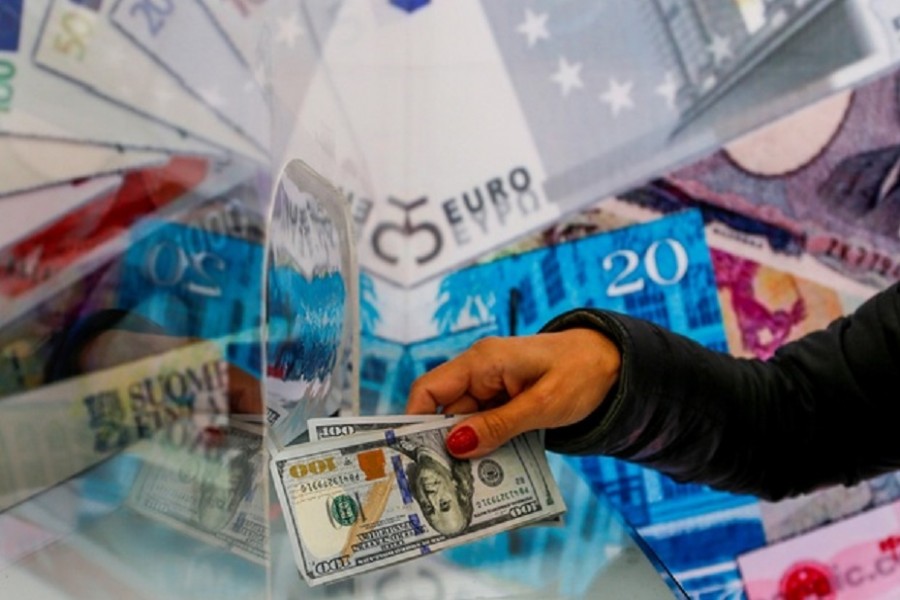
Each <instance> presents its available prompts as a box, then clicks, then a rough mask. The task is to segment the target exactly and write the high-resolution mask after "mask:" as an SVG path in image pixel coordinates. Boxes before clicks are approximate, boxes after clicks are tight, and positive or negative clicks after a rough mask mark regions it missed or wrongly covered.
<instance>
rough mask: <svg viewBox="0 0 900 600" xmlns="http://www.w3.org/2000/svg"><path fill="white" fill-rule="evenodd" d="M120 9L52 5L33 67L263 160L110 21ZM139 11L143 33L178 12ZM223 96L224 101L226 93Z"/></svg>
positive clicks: (147, 6)
mask: <svg viewBox="0 0 900 600" xmlns="http://www.w3.org/2000/svg"><path fill="white" fill-rule="evenodd" d="M117 4H118V3H116V2H82V1H76V0H53V2H52V4H50V6H49V8H48V9H47V11H46V14H45V15H44V16H43V22H42V28H41V30H40V33H39V35H38V40H37V43H36V45H35V47H34V52H33V56H34V61H35V63H36V64H37V65H39V66H40V67H41V68H43V69H45V70H47V71H49V72H51V73H53V74H54V75H56V76H59V77H63V78H66V79H69V80H71V81H75V82H77V83H78V84H80V85H81V86H83V87H84V88H86V89H87V90H89V91H90V92H91V93H93V94H96V95H98V96H100V97H102V98H104V99H106V100H107V101H110V102H113V103H116V104H119V105H121V106H124V107H127V108H128V109H130V110H133V111H136V112H138V113H139V114H141V115H142V116H144V117H146V118H149V119H155V120H158V121H160V122H162V123H165V124H167V125H169V126H172V127H175V128H177V129H179V130H181V131H184V132H187V133H189V134H191V135H193V136H195V137H197V138H199V139H201V140H203V141H207V142H210V143H212V144H215V145H216V146H218V147H220V148H223V149H226V150H229V151H232V152H236V153H238V154H242V155H244V156H249V157H252V158H254V159H257V160H264V159H265V154H264V152H262V151H261V150H260V149H259V148H258V147H257V145H255V144H254V143H253V142H251V141H250V140H248V139H247V138H246V137H245V136H243V135H241V134H240V133H239V132H238V131H237V130H236V129H235V128H234V127H233V126H232V125H230V124H229V123H227V122H225V121H223V120H222V119H221V118H220V117H219V116H218V115H217V114H216V113H215V112H214V111H213V110H212V109H211V108H210V106H209V105H208V104H206V103H204V102H203V101H202V100H201V99H199V98H198V97H196V96H195V95H194V94H193V93H192V92H191V91H189V90H188V89H186V88H185V87H184V86H183V85H182V84H181V82H179V81H178V79H176V78H175V77H173V76H172V73H171V72H169V71H168V70H166V68H165V67H164V66H163V65H162V64H160V63H159V62H158V60H157V59H156V58H155V57H154V56H152V55H149V54H148V53H146V52H145V51H144V50H143V49H142V48H141V47H140V46H139V45H137V44H136V43H135V42H134V41H133V40H132V39H131V38H129V37H128V34H127V32H125V31H123V30H122V29H120V28H119V27H118V26H117V25H116V24H115V23H114V22H113V20H112V16H111V15H112V12H113V10H114V9H115V7H116V5H117ZM183 4H184V3H183ZM190 4H194V3H193V2H191V3H190ZM139 6H140V7H139V8H138V9H135V11H134V13H135V14H134V15H132V16H133V17H134V18H135V19H143V20H144V22H145V27H152V26H153V24H155V23H157V22H158V21H159V19H160V18H161V17H164V16H165V14H166V11H167V10H169V11H171V10H173V9H174V3H173V2H163V3H153V2H150V3H143V4H140V5H139ZM204 19H205V17H204ZM202 24H203V23H202V22H201V23H200V24H199V25H202ZM199 25H198V26H199ZM214 64H215V63H214ZM209 70H211V71H214V70H215V69H214V68H210V69H209ZM241 89H243V88H240V89H239V90H236V91H237V92H240V90H241ZM219 94H220V95H222V97H224V95H225V94H226V92H225V90H222V91H220V92H219Z"/></svg>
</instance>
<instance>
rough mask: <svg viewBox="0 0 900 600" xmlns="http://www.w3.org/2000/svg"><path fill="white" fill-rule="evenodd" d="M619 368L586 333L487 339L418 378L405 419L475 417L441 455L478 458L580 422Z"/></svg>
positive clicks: (597, 338)
mask: <svg viewBox="0 0 900 600" xmlns="http://www.w3.org/2000/svg"><path fill="white" fill-rule="evenodd" d="M620 362H621V358H620V355H619V350H618V349H617V348H616V346H615V344H613V343H612V342H611V341H610V340H609V339H608V338H607V337H606V336H604V335H602V334H601V333H598V332H596V331H592V330H590V329H570V330H567V331H561V332H557V333H545V334H540V335H537V336H529V337H513V338H488V339H484V340H481V341H479V342H477V343H475V344H474V345H473V346H472V347H471V348H470V349H468V350H467V351H466V352H464V353H463V354H461V355H460V356H459V357H457V358H456V359H455V360H452V361H450V362H447V363H444V364H443V365H440V366H439V367H437V368H435V369H434V370H432V371H431V372H429V373H427V374H425V375H424V376H422V377H421V378H419V379H418V380H417V381H416V382H415V383H414V384H413V387H412V390H411V391H410V395H409V403H408V405H407V413H410V414H429V413H434V412H436V411H437V410H438V409H442V411H443V412H444V413H446V414H465V413H475V414H473V415H472V416H471V417H469V418H468V419H465V420H464V421H463V422H462V423H460V424H459V425H457V426H456V427H455V428H454V429H453V431H452V432H451V433H450V436H449V437H448V438H447V448H448V449H449V450H450V452H451V453H453V454H454V455H456V456H458V457H465V458H474V457H480V456H484V455H486V454H488V453H490V452H491V451H493V450H494V449H496V448H498V447H499V446H501V445H503V444H504V443H506V442H507V441H509V440H510V439H512V438H513V437H515V436H516V435H518V434H521V433H524V432H526V431H530V430H533V429H547V428H554V427H562V426H565V425H572V424H574V423H577V422H579V421H581V420H582V419H584V418H585V417H587V416H588V415H589V414H591V413H592V412H593V411H594V410H595V409H596V408H597V407H598V406H600V404H601V403H602V402H603V400H604V398H605V397H606V395H607V393H608V392H609V390H610V389H611V388H612V387H613V385H614V384H615V383H616V381H617V380H618V377H619V366H620ZM507 398H508V401H503V400H505V399H507ZM498 399H499V401H498ZM479 411H480V412H479Z"/></svg>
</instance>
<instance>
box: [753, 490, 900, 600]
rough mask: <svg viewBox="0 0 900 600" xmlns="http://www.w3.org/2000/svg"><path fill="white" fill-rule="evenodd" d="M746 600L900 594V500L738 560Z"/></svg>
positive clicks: (874, 599)
mask: <svg viewBox="0 0 900 600" xmlns="http://www.w3.org/2000/svg"><path fill="white" fill-rule="evenodd" d="M738 566H739V567H740V570H741V576H742V577H743V580H744V586H745V591H746V594H747V598H748V600H896V599H897V598H900V502H897V503H894V504H889V505H886V506H882V507H880V508H876V509H874V510H871V511H868V512H865V513H862V514H860V515H857V516H855V517H851V518H849V519H846V520H844V521H840V522H837V523H835V524H833V525H829V526H827V527H822V528H820V529H817V530H815V531H813V532H811V533H808V534H806V535H802V536H799V537H795V538H792V539H790V540H788V541H785V542H782V543H779V544H774V545H772V546H768V547H765V548H762V549H760V550H756V551H753V552H749V553H747V554H744V555H742V556H740V557H739V558H738Z"/></svg>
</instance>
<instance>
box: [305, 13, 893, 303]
mask: <svg viewBox="0 0 900 600" xmlns="http://www.w3.org/2000/svg"><path fill="white" fill-rule="evenodd" d="M309 4H310V5H311V6H310V8H309V12H310V13H312V12H316V13H327V12H328V11H329V10H330V11H331V12H333V13H334V14H335V18H333V19H328V20H325V21H323V22H326V23H328V25H327V29H325V30H320V29H318V27H317V23H318V22H319V21H318V20H317V19H315V18H312V19H309V20H308V23H310V24H311V25H312V26H313V32H314V35H315V37H316V38H317V39H318V40H321V47H322V50H321V64H320V65H319V66H318V67H317V73H316V75H315V77H314V80H313V82H312V84H311V86H310V92H309V93H308V95H307V100H306V101H307V102H325V101H327V99H328V97H329V96H328V94H325V93H323V94H319V93H318V91H317V90H318V89H319V88H323V89H324V88H326V87H328V86H333V88H334V89H335V90H336V93H337V96H338V97H339V98H340V102H341V105H342V106H343V107H344V109H345V114H346V117H347V119H348V121H349V123H350V126H351V127H352V129H353V130H354V132H355V133H356V137H357V139H358V140H359V145H360V148H361V150H362V154H363V155H364V156H366V157H367V159H368V160H369V166H370V167H371V172H372V178H371V187H372V193H373V195H372V196H370V197H369V198H368V200H369V201H370V202H371V203H372V205H373V206H374V210H373V211H372V214H371V216H370V218H369V219H368V220H367V221H366V223H365V224H364V226H363V227H362V230H361V242H360V248H361V261H362V264H364V266H365V267H366V268H368V269H369V270H371V271H372V272H374V273H377V274H379V275H381V276H383V277H385V278H388V279H390V280H392V281H395V282H397V283H400V284H401V285H411V284H415V283H420V282H423V281H426V280H428V279H430V278H432V277H434V276H435V275H438V274H440V273H443V272H446V271H447V270H448V269H451V268H454V267H457V266H459V265H461V264H465V263H466V262H468V261H471V260H473V259H475V258H476V257H478V256H480V255H482V254H484V253H485V252H486V251H489V250H491V249H494V248H497V247H499V246H501V245H502V244H503V243H507V242H509V241H511V240H513V239H515V238H516V237H519V236H521V235H524V234H526V233H528V232H530V231H533V230H535V229H537V228H539V227H542V226H545V225H546V224H547V223H550V222H552V221H554V220H556V219H558V218H559V217H560V216H563V215H565V214H568V213H571V212H573V211H574V210H576V209H578V208H580V207H582V206H585V205H587V204H588V203H590V202H593V201H595V200H597V199H598V198H602V197H604V196H607V195H610V194H612V193H615V192H617V191H619V190H622V189H626V188H627V187H629V186H633V185H636V184H638V183H640V182H641V181H644V180H646V178H648V177H651V176H655V175H657V174H659V173H661V172H665V171H667V170H669V169H672V168H674V167H675V166H676V165H678V164H683V163H684V162H685V161H687V160H689V159H691V158H692V157H695V156H699V155H702V154H704V153H706V152H709V151H712V150H714V149H716V148H717V147H719V146H720V145H721V144H722V143H724V142H725V141H727V140H729V139H732V138H733V137H735V136H737V135H739V134H740V133H742V132H745V131H748V130H750V129H752V128H754V127H757V126H760V125H762V124H764V123H766V122H767V121H769V120H771V119H773V118H776V117H778V116H781V115H783V114H785V113H787V112H790V111H793V110H796V109H798V108H800V107H801V106H804V105H806V104H808V103H810V102H812V101H814V100H817V99H819V98H821V97H823V96H824V95H827V94H829V93H831V92H833V91H835V90H836V89H838V88H840V87H844V86H846V85H848V84H850V83H854V82H858V81H861V80H863V79H864V78H868V77H872V76H874V75H875V74H876V73H880V72H883V71H884V70H885V69H886V68H887V67H888V66H889V65H890V64H892V61H894V60H895V59H896V57H897V49H896V47H895V46H894V45H893V44H891V43H890V39H891V38H892V37H893V35H892V34H891V33H887V32H888V31H890V27H891V25H890V24H891V22H892V21H891V19H892V18H893V17H892V15H891V9H890V8H887V9H886V10H885V11H876V10H874V9H873V8H872V7H871V6H869V3H864V2H836V1H834V0H822V1H819V2H790V1H776V2H763V1H762V0H750V1H743V0H742V1H740V2H738V1H733V0H727V1H721V2H709V1H705V0H688V1H686V2H675V1H673V0H657V1H654V2H615V1H607V2H592V1H584V2H577V1H573V2H567V3H565V4H559V3H554V2H548V1H543V2H537V3H534V4H533V5H529V6H521V5H518V4H514V3H513V4H510V3H498V2H490V1H480V2H479V1H475V0H471V1H469V0H467V1H464V2H455V3H452V4H442V3H438V2H411V3H402V2H394V3H391V2H381V3H375V4H373V3H370V2H365V1H364V0H347V1H345V2H341V3H340V4H339V5H336V6H334V7H333V8H332V5H331V3H325V2H323V3H309ZM325 7H327V8H325ZM893 16H896V15H893ZM861 25H863V26H861ZM837 32H840V33H837ZM597 39H602V40H603V44H602V48H601V47H598V46H597V44H596V40H597ZM836 39H837V40H840V42H841V43H835V42H834V40H836ZM875 40H878V42H885V41H887V42H888V43H887V44H884V45H881V44H878V42H875V43H871V42H873V41H875ZM361 65H365V66H364V67H363V66H361ZM854 69H856V70H855V71H854ZM373 106H378V107H380V108H379V109H378V110H373V109H372V107H373ZM460 106H464V107H467V109H466V110H459V107H460ZM397 157H404V158H403V159H399V160H398V158H397ZM449 165H452V168H449Z"/></svg>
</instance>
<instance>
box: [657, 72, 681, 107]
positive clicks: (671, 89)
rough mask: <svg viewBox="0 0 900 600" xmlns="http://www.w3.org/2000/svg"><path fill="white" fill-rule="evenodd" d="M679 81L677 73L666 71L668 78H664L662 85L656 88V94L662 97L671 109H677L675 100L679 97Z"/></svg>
mask: <svg viewBox="0 0 900 600" xmlns="http://www.w3.org/2000/svg"><path fill="white" fill-rule="evenodd" d="M678 88H679V85H678V80H677V79H676V78H675V73H673V72H672V71H666V76H665V78H663V80H662V83H660V84H659V85H658V86H656V88H655V90H654V91H655V92H656V94H657V95H659V96H662V97H663V99H664V100H665V101H666V106H668V107H669V108H672V109H674V108H675V100H676V98H677V97H678Z"/></svg>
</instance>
